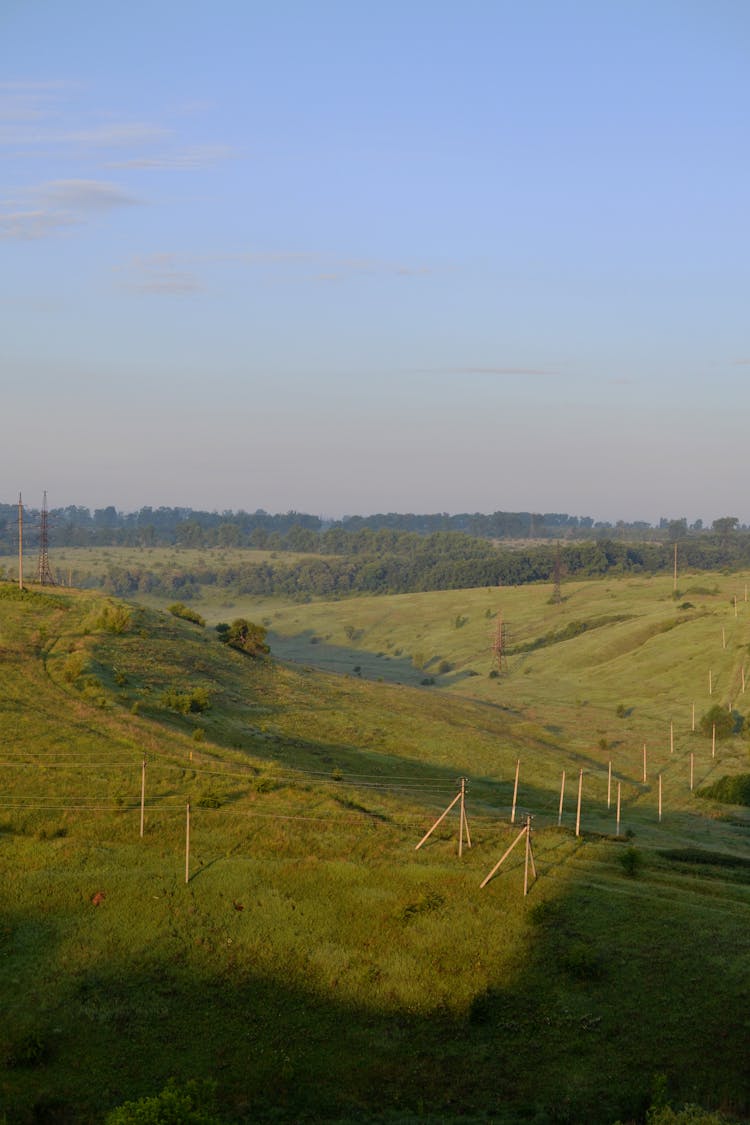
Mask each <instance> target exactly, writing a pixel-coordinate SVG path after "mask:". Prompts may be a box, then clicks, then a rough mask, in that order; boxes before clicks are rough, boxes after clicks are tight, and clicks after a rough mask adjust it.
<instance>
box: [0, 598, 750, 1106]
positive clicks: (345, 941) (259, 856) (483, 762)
mask: <svg viewBox="0 0 750 1125" xmlns="http://www.w3.org/2000/svg"><path fill="white" fill-rule="evenodd" d="M0 591H1V593H0V659H1V660H2V666H3V677H2V686H1V688H0V692H1V694H0V709H1V710H2V719H3V724H2V730H3V743H4V748H3V774H2V777H3V786H2V799H0V830H1V834H0V873H1V874H2V885H3V888H4V893H3V904H2V908H1V911H0V948H2V953H3V957H2V961H0V985H1V987H2V995H3V998H4V1012H5V1015H6V1018H5V1021H4V1026H3V1030H2V1032H0V1039H2V1040H3V1052H2V1056H3V1060H4V1063H5V1066H4V1069H2V1070H0V1098H1V1100H0V1105H1V1106H2V1109H3V1110H5V1111H6V1113H7V1115H8V1121H9V1122H11V1123H21V1122H27V1121H83V1122H88V1121H90V1122H95V1121H100V1120H102V1119H103V1117H104V1114H105V1113H106V1111H107V1110H108V1109H109V1108H111V1107H112V1106H113V1105H116V1104H118V1103H119V1102H121V1101H122V1100H124V1099H126V1098H132V1097H136V1096H139V1095H142V1094H145V1093H152V1092H154V1091H155V1090H158V1089H159V1088H161V1086H162V1085H163V1084H164V1082H165V1081H166V1079H167V1078H168V1077H169V1076H170V1075H175V1076H176V1077H177V1078H178V1080H180V1081H186V1080H187V1079H189V1078H191V1077H195V1076H197V1077H207V1078H212V1079H214V1080H215V1081H216V1082H217V1083H218V1091H219V1102H220V1106H221V1110H222V1113H223V1115H224V1116H225V1117H226V1119H227V1120H228V1121H229V1120H237V1121H240V1120H247V1121H250V1120H264V1119H268V1120H287V1121H300V1120H311V1121H320V1120H331V1121H334V1120H341V1121H343V1120H354V1119H357V1120H366V1119H373V1120H374V1119H378V1120H393V1121H403V1120H407V1119H408V1117H409V1116H410V1115H412V1114H414V1115H419V1116H420V1119H421V1120H433V1121H435V1122H437V1121H447V1120H451V1119H453V1118H456V1119H458V1118H459V1117H462V1118H463V1119H464V1120H466V1119H475V1120H490V1119H491V1120H494V1121H498V1122H502V1121H507V1122H516V1121H537V1122H540V1121H571V1122H572V1121H587V1122H592V1123H593V1125H596V1123H598V1122H601V1123H602V1125H607V1123H610V1125H611V1122H612V1121H614V1120H615V1118H616V1117H618V1116H619V1117H621V1118H623V1119H626V1118H628V1117H631V1118H635V1117H636V1116H637V1115H639V1114H641V1113H642V1112H643V1109H644V1107H645V1106H646V1105H647V1104H648V1101H649V1099H650V1094H651V1089H652V1080H653V1075H654V1074H655V1073H657V1072H663V1073H665V1074H666V1075H667V1076H668V1080H669V1083H670V1091H671V1093H672V1094H673V1095H674V1096H675V1097H676V1098H678V1099H687V1098H694V1099H696V1100H701V1101H704V1102H706V1103H710V1104H715V1105H720V1106H723V1107H724V1108H725V1109H729V1110H734V1111H736V1112H738V1113H742V1112H744V1111H745V1110H746V1109H747V1107H748V1104H749V1100H750V1091H749V1090H748V1084H747V1083H748V1079H747V1072H746V1065H745V1064H746V1049H745V1048H746V1043H747V1036H748V1030H750V1028H749V1027H748V1015H747V1005H746V1002H745V995H746V986H747V980H748V970H749V969H750V950H749V948H748V941H747V933H748V921H750V917H749V915H750V853H749V851H748V847H747V840H748V837H747V822H746V821H744V820H743V818H742V813H741V810H732V813H731V816H730V817H728V818H727V817H726V816H724V815H723V814H721V810H720V806H716V805H711V804H708V805H706V804H704V803H702V802H698V801H697V799H696V798H695V797H693V796H692V795H691V794H690V793H689V792H688V793H687V795H686V796H684V797H683V796H681V797H680V802H681V803H680V804H679V806H677V805H675V807H674V808H672V809H671V810H670V816H669V817H667V818H665V819H664V821H663V822H662V823H661V824H659V823H658V822H657V820H656V817H655V810H654V804H653V796H654V793H653V788H652V787H650V786H641V787H639V784H638V782H637V780H636V778H634V777H628V778H627V781H628V798H627V810H628V811H627V818H628V820H627V823H628V825H629V826H630V829H631V832H634V833H635V835H634V836H633V837H631V838H630V841H629V842H628V841H627V840H626V839H625V838H624V837H623V838H622V839H621V840H617V841H616V840H614V839H607V838H605V836H603V835H601V833H603V832H604V833H610V834H611V833H612V832H613V831H614V826H613V823H612V820H613V810H612V809H611V808H610V809H608V808H607V802H606V783H607V778H606V770H604V771H603V770H602V762H601V760H599V758H600V756H599V758H597V754H596V753H592V752H590V751H588V752H587V754H588V757H584V756H582V752H581V751H580V750H579V749H578V748H576V747H575V746H574V745H572V744H571V743H570V742H569V740H568V738H567V737H562V736H561V735H560V734H559V733H555V732H553V731H551V730H549V729H548V727H547V726H546V725H545V723H544V722H543V721H542V720H541V719H539V720H538V721H536V722H535V721H534V720H532V719H531V718H530V717H529V714H528V713H527V712H526V711H524V710H522V709H520V708H516V707H513V706H510V705H509V704H507V703H506V704H498V703H497V702H492V701H487V700H482V699H472V698H466V697H459V696H454V695H451V694H450V693H448V692H446V693H443V694H439V695H436V694H435V693H434V692H432V691H430V690H427V689H424V688H421V689H419V688H410V687H408V686H405V685H398V684H389V683H377V682H372V681H369V682H368V681H365V680H361V679H360V678H359V677H354V676H345V677H342V676H336V675H332V674H326V673H322V672H317V671H314V670H313V669H312V668H311V667H309V666H306V665H283V664H279V663H278V662H276V661H275V660H266V661H255V660H252V659H250V658H248V657H247V656H245V655H243V654H241V653H238V652H234V651H232V650H229V649H227V648H226V647H225V646H222V645H221V644H219V642H218V641H217V640H216V639H215V634H213V631H211V630H201V629H199V628H197V627H196V626H192V625H189V624H187V623H185V622H183V621H179V620H177V619H175V618H173V617H171V616H169V615H166V614H160V613H157V612H154V611H152V610H148V609H144V608H139V607H137V606H127V605H124V604H123V603H119V602H114V601H111V600H108V599H104V598H101V597H97V596H94V595H90V594H80V593H76V592H75V591H65V592H57V591H55V592H50V591H46V592H44V591H36V592H34V591H27V592H26V593H24V594H21V593H19V592H17V591H16V590H15V589H14V588H13V587H11V586H8V585H6V586H2V587H0ZM459 631H460V630H459ZM579 639H580V641H581V642H583V640H584V639H585V637H581V638H579ZM493 686H494V685H493ZM192 706H195V707H196V708H197V709H195V710H190V707H192ZM202 708H204V709H202ZM183 712H185V713H183ZM741 749H742V747H741V745H740V743H739V742H738V746H737V749H736V751H733V752H735V753H736V754H737V755H738V761H739V756H740V752H741ZM144 758H145V763H146V764H145V767H144V765H143V762H144ZM519 759H520V761H521V763H522V773H521V781H520V785H519V793H518V809H517V823H516V825H515V826H511V825H510V824H509V822H508V821H509V812H510V805H511V802H512V794H513V779H514V769H515V763H516V761H517V760H519ZM584 762H585V764H586V770H587V773H586V790H585V793H586V797H585V803H584V809H585V812H584V814H583V828H582V832H581V835H579V836H578V837H576V836H575V835H574V831H573V825H574V816H573V809H572V807H571V806H572V803H574V796H573V793H572V791H570V792H568V794H567V798H566V800H567V804H566V809H565V814H564V818H563V826H562V827H561V828H558V827H557V801H558V793H559V779H560V770H561V769H563V768H567V769H568V770H569V771H575V770H576V768H577V767H578V768H582V765H581V766H578V763H581V764H583V763H584ZM460 774H466V775H467V776H469V778H470V786H469V792H468V800H467V813H468V818H469V825H470V828H471V841H472V845H473V846H472V847H471V848H470V849H469V848H468V847H466V846H464V849H463V855H462V856H461V858H460V859H459V857H458V855H457V854H456V853H457V841H458V822H457V817H456V810H455V809H454V810H453V812H452V813H451V814H449V816H448V817H446V819H445V820H444V821H443V822H442V824H441V825H440V827H439V829H438V830H437V832H436V833H435V834H434V836H433V837H431V838H430V840H429V841H428V843H427V844H426V845H425V846H424V847H423V848H421V849H420V850H419V851H415V850H414V849H415V845H416V844H417V843H418V842H419V840H420V838H421V837H422V836H423V834H424V833H425V832H426V831H427V829H428V828H429V827H430V825H431V824H432V822H433V821H434V820H435V819H436V817H437V816H438V815H439V814H440V812H441V811H442V810H444V809H445V808H446V807H447V805H448V804H449V803H450V802H451V801H452V800H453V798H454V796H455V795H456V793H457V784H458V783H457V778H458V776H459V775H460ZM572 775H573V774H572V772H571V773H569V776H572ZM144 779H145V783H144ZM622 780H625V776H624V774H623V778H622ZM142 783H144V795H145V799H144V803H143V813H144V833H143V836H142V837H141V835H140V815H141V785H142ZM641 790H642V791H641ZM188 805H189V806H190V810H189V831H190V834H189V851H188V846H187V844H188V835H187V828H188ZM527 812H528V813H530V814H533V815H534V818H535V819H534V822H533V823H534V828H535V830H534V833H533V848H534V858H535V861H536V868H537V873H538V876H539V877H538V879H537V881H536V882H534V883H533V884H532V886H531V893H530V894H529V895H528V897H527V898H524V897H523V893H522V889H523V865H524V857H523V844H521V846H520V847H518V848H516V849H515V850H514V852H512V853H511V856H510V857H509V859H508V861H507V862H506V864H505V865H504V866H503V867H502V869H501V870H500V872H499V873H498V875H497V876H496V877H495V878H494V879H493V880H492V882H490V883H489V885H488V886H487V887H485V888H484V889H483V890H480V887H479V884H480V883H481V882H482V880H483V879H484V878H485V876H486V875H487V874H488V872H489V871H490V870H491V868H492V867H494V866H495V864H496V863H497V861H498V860H499V859H500V856H501V855H502V852H503V851H504V850H505V849H506V848H507V847H508V845H509V844H510V843H511V842H513V840H515V839H516V838H517V836H518V830H519V825H520V823H522V822H523V819H522V818H523V816H525V815H526V813H527ZM706 813H709V814H710V815H705V814H706ZM722 817H723V818H722ZM623 830H624V823H623ZM633 844H634V845H635V851H636V856H637V860H636V861H635V862H633V863H631V864H630V865H629V864H628V863H627V862H625V863H623V857H627V856H628V855H629V854H631V855H632V851H631V849H632V847H633ZM688 844H690V846H691V847H693V848H695V847H697V848H699V851H698V852H697V853H688V852H687V851H686V848H687V845H688ZM631 868H632V869H633V871H634V875H633V876H632V877H629V876H628V875H627V874H626V869H628V870H629V869H631ZM186 877H187V881H186Z"/></svg>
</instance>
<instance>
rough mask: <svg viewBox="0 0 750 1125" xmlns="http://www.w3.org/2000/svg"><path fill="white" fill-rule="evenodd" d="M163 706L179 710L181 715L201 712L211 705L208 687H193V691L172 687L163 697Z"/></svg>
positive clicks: (171, 709)
mask: <svg viewBox="0 0 750 1125" xmlns="http://www.w3.org/2000/svg"><path fill="white" fill-rule="evenodd" d="M161 704H162V707H166V708H168V710H170V711H178V712H179V713H180V714H181V715H190V714H200V713H201V712H203V711H207V710H208V709H209V707H210V706H211V697H210V695H209V693H208V689H207V688H204V687H196V688H193V690H192V691H177V689H176V688H170V689H169V690H168V691H165V692H164V694H163V695H162V697H161Z"/></svg>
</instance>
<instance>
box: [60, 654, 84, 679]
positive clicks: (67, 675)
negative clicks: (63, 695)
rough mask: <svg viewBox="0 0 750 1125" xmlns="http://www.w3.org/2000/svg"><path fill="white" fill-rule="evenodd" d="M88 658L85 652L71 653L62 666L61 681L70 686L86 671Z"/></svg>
mask: <svg viewBox="0 0 750 1125" xmlns="http://www.w3.org/2000/svg"><path fill="white" fill-rule="evenodd" d="M87 665H88V658H87V656H86V653H85V652H71V653H70V655H69V656H66V658H65V663H64V664H63V673H62V674H63V679H64V680H66V681H67V682H68V683H69V684H72V683H73V682H74V681H75V680H77V679H78V677H79V676H80V675H81V674H82V673H83V672H84V671H85V670H86V667H87Z"/></svg>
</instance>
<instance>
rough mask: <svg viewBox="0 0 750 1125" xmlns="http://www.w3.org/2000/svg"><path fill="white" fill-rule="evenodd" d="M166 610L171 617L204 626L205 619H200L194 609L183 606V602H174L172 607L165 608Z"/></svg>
mask: <svg viewBox="0 0 750 1125" xmlns="http://www.w3.org/2000/svg"><path fill="white" fill-rule="evenodd" d="M167 609H168V610H169V612H170V613H171V614H172V616H173V617H182V618H183V620H185V621H192V622H193V624H194V625H200V626H201V627H203V626H205V624H206V621H205V618H203V617H201V615H200V614H199V613H197V612H196V610H194V609H190V607H189V606H186V605H184V603H183V602H175V603H174V604H173V605H169V606H167Z"/></svg>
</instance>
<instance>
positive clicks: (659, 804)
mask: <svg viewBox="0 0 750 1125" xmlns="http://www.w3.org/2000/svg"><path fill="white" fill-rule="evenodd" d="M659 824H661V774H659Z"/></svg>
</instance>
